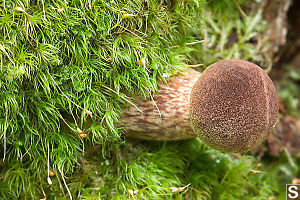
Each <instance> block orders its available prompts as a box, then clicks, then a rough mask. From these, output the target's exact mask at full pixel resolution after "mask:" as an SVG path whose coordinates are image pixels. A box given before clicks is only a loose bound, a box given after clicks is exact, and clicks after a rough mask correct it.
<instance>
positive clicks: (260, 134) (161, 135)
mask: <svg viewBox="0 0 300 200" xmlns="http://www.w3.org/2000/svg"><path fill="white" fill-rule="evenodd" d="M158 93H159V94H158V95H157V96H155V97H154V101H145V100H138V101H137V102H135V103H136V105H137V107H139V108H140V109H142V110H143V113H140V112H139V111H137V110H136V109H135V108H133V107H131V108H129V109H128V110H126V111H125V114H124V115H123V116H122V118H121V121H122V122H123V123H124V126H125V129H126V130H127V134H128V135H129V136H130V137H135V138H141V139H148V140H182V139H188V138H193V137H197V136H198V137H199V138H200V139H201V140H202V141H203V142H205V143H206V144H208V145H209V146H211V147H212V148H215V149H218V150H221V151H225V152H245V151H247V150H249V149H251V148H253V147H255V146H257V145H259V144H260V143H261V142H263V141H264V140H265V139H266V138H267V137H268V135H269V133H270V132H271V130H272V128H273V127H274V126H275V124H276V121H277V117H278V104H279V103H278V97H277V94H276V89H275V87H274V85H273V83H272V81H271V79H270V78H269V76H268V75H267V74H266V73H265V72H264V71H263V70H262V69H261V68H260V67H259V66H257V65H255V64H253V63H251V62H247V61H243V60H221V61H219V62H216V63H214V64H212V65H210V66H209V67H208V68H207V69H206V70H204V72H203V73H202V74H201V73H199V72H197V71H195V70H192V69H190V70H188V71H186V72H184V74H180V75H177V76H174V77H171V78H170V80H169V81H168V84H167V85H160V87H159V90H158Z"/></svg>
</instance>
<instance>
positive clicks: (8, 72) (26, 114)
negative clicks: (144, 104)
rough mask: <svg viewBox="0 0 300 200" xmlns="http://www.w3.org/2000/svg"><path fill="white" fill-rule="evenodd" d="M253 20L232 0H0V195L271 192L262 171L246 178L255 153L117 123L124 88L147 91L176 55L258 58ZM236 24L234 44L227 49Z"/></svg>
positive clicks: (126, 93) (200, 59)
mask: <svg viewBox="0 0 300 200" xmlns="http://www.w3.org/2000/svg"><path fill="white" fill-rule="evenodd" d="M236 2H237V3H242V2H243V1H236ZM18 7H20V8H18ZM62 7H63V8H64V11H62V12H58V11H57V10H58V9H61V8H62ZM224 8H226V9H224ZM227 8H230V9H229V10H228V11H226V10H227ZM212 12H213V13H215V14H212ZM128 14H129V15H128ZM128 16H129V17H128ZM260 19H261V13H260V12H258V13H257V14H252V13H250V14H249V16H248V19H247V20H246V19H245V18H243V17H242V15H241V14H240V12H239V10H238V7H237V4H235V3H233V2H231V1H229V0H227V1H224V2H223V3H222V1H211V2H206V1H203V0H188V1H159V0H155V1H150V0H135V1H131V0H125V1H105V0H94V1H89V0H85V1H84V0H73V1H64V0H58V1H49V0H43V1H30V0H17V1H13V0H0V52H1V53H0V155H1V156H2V158H3V159H2V160H3V162H1V163H0V198H1V199H16V198H21V199H37V198H43V197H44V195H46V196H47V199H52V198H54V197H56V198H58V199H59V198H61V199H64V198H69V194H68V189H69V190H70V192H71V194H72V196H73V198H75V197H78V198H79V199H80V198H81V199H89V198H90V199H93V198H94V199H97V198H98V199H100V198H102V199H105V198H115V199H128V198H130V195H129V193H128V189H129V191H131V190H132V191H137V193H136V194H135V197H137V198H139V199H160V198H161V199H170V198H175V199H184V198H191V199H228V198H232V199H245V197H249V198H250V197H253V198H254V197H261V198H262V197H266V196H268V195H271V194H273V190H272V189H269V180H268V178H267V177H266V176H263V175H255V176H250V175H249V174H248V173H249V170H250V169H251V168H252V167H253V163H254V161H253V158H250V157H243V158H241V159H234V158H232V157H231V156H229V155H226V154H222V153H220V152H217V151H214V150H210V149H207V147H205V146H204V145H202V144H199V141H198V140H191V141H184V142H178V143H156V142H155V143H151V142H145V143H142V142H136V141H131V142H128V141H125V140H124V139H123V138H122V133H123V132H124V131H123V130H122V129H121V128H117V127H116V126H115V125H116V124H118V119H119V116H120V115H121V114H122V109H124V107H125V105H126V104H128V101H131V100H132V97H131V96H134V95H136V94H138V95H141V96H143V97H144V98H150V94H151V93H152V92H155V91H156V90H157V81H159V80H162V81H164V80H166V79H167V78H168V77H169V76H171V75H173V74H174V73H177V72H178V71H179V70H183V69H184V68H185V67H186V66H184V63H187V64H192V63H193V64H198V63H204V64H206V65H207V64H210V63H211V62H213V61H214V60H216V59H219V58H229V57H232V58H244V59H250V60H253V61H256V62H260V61H261V59H262V57H261V56H258V55H261V52H263V50H262V48H261V47H260V46H259V45H257V44H255V43H253V42H252V41H251V40H252V39H253V38H255V36H257V34H260V33H262V31H263V30H264V27H265V25H264V22H263V21H261V20H260ZM244 30H246V31H244ZM233 32H234V33H236V34H238V35H239V41H238V42H237V43H234V44H232V45H231V46H230V45H229V46H228V45H227V44H228V39H227V38H228V37H229V36H230V35H231V34H232V33H233ZM204 35H206V36H207V39H209V40H206V42H204V43H202V42H199V41H200V40H203V39H206V38H205V37H204ZM239 50H242V51H241V52H240V51H239ZM239 52H240V53H239ZM86 110H88V111H91V112H92V113H93V114H92V116H89V115H88V114H87V112H86ZM77 126H78V127H79V128H80V129H82V130H83V131H84V133H85V134H87V135H88V137H87V138H81V137H80V136H79V135H78V133H77V132H76V129H77ZM84 151H87V152H86V154H87V155H86V156H83V152H84ZM217 161H218V162H217ZM48 165H49V168H50V170H52V171H53V172H55V174H56V176H54V177H52V178H51V180H52V185H50V184H49V182H47V174H48V171H47V167H48ZM226 174H227V175H226ZM225 176H226V177H225ZM224 177H225V178H224ZM241 177H244V178H241ZM259 177H260V178H261V180H263V181H258V179H259ZM252 179H253V180H252ZM222 180H223V181H222ZM65 181H66V184H67V187H66V185H65V184H64V182H65ZM188 184H191V185H190V186H189V187H188V189H185V190H183V191H181V192H178V193H176V194H175V193H174V192H172V187H174V188H180V187H183V186H186V185H188ZM257 185H258V186H257ZM174 188H173V189H174ZM257 188H260V189H257ZM240 190H241V192H239V191H240Z"/></svg>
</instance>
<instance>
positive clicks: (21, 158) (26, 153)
mask: <svg viewBox="0 0 300 200" xmlns="http://www.w3.org/2000/svg"><path fill="white" fill-rule="evenodd" d="M31 146H32V133H30V146H29V147H28V149H27V150H26V152H25V153H24V154H23V155H22V157H21V160H22V159H23V158H24V156H25V155H26V154H27V153H28V151H29V150H30V149H31Z"/></svg>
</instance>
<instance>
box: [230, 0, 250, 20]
mask: <svg viewBox="0 0 300 200" xmlns="http://www.w3.org/2000/svg"><path fill="white" fill-rule="evenodd" d="M232 1H233V3H234V4H235V5H236V7H237V8H238V9H239V11H240V12H241V13H242V15H243V16H244V17H246V19H248V16H247V15H246V13H245V12H244V11H243V9H242V8H241V6H240V5H239V4H238V3H237V2H236V0H232Z"/></svg>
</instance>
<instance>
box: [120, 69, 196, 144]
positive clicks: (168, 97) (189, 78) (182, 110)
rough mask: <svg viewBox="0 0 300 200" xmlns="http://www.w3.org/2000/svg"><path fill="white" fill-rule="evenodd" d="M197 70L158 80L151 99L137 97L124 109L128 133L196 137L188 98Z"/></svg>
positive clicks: (157, 137)
mask: <svg viewBox="0 0 300 200" xmlns="http://www.w3.org/2000/svg"><path fill="white" fill-rule="evenodd" d="M200 74H201V73H200V72H198V71H195V70H193V69H189V70H187V71H185V72H183V73H181V74H179V75H176V76H173V77H171V78H170V79H169V80H168V82H167V84H160V85H159V87H158V95H156V96H154V97H153V100H152V101H147V100H143V99H138V100H137V101H136V102H135V103H134V104H135V105H137V107H138V108H139V109H141V110H142V111H143V113H141V112H139V111H138V110H137V109H136V108H134V107H130V108H128V109H127V110H125V111H124V115H122V117H121V122H122V123H123V124H124V128H125V130H127V133H126V134H127V136H129V137H134V138H140V139H146V140H168V141H170V140H183V139H189V138H194V137H197V136H196V135H195V134H194V132H193V129H192V127H191V124H190V120H189V99H190V93H191V91H192V88H193V85H194V84H195V83H196V81H197V80H198V78H199V77H200Z"/></svg>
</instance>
